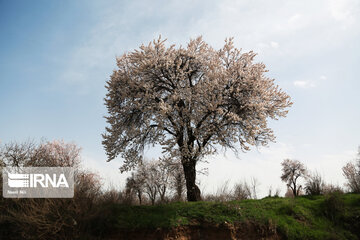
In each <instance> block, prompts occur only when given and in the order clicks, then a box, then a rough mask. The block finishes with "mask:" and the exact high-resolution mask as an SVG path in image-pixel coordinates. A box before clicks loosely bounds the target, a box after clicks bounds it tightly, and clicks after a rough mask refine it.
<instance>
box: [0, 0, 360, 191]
mask: <svg viewBox="0 0 360 240" xmlns="http://www.w3.org/2000/svg"><path fill="white" fill-rule="evenodd" d="M159 34H161V35H162V36H163V37H164V38H167V39H168V41H169V43H176V44H178V45H180V44H183V45H184V44H186V42H187V41H188V40H189V39H190V38H195V37H197V36H199V35H203V37H204V40H205V41H207V42H208V43H210V44H211V45H213V46H214V47H215V48H219V47H220V46H221V45H222V44H223V41H224V39H225V38H226V37H234V38H235V45H236V46H237V47H238V48H242V49H243V50H244V51H249V50H254V51H255V52H257V53H258V56H257V58H256V61H263V62H264V63H265V64H266V66H267V68H268V69H269V72H268V76H269V77H271V78H275V79H276V83H277V84H279V85H280V87H282V88H283V89H284V90H286V91H287V92H288V93H289V94H290V96H291V97H292V99H293V102H294V105H293V107H292V108H291V109H290V112H289V115H288V117H287V118H285V119H280V120H279V121H277V122H271V126H272V127H273V128H274V131H275V134H276V136H277V142H276V143H271V144H269V147H267V148H261V149H256V148H254V149H252V151H250V152H248V153H245V154H240V159H236V158H235V156H233V154H231V153H230V152H227V153H224V154H219V155H217V156H212V157H210V158H209V162H210V163H209V164H207V165H203V166H200V167H207V168H209V175H208V176H200V177H199V179H200V181H201V188H202V189H204V190H205V191H208V192H211V191H215V190H216V188H217V186H218V185H219V184H221V183H222V182H224V181H226V180H228V179H229V180H230V181H231V182H235V181H238V180H242V179H249V178H250V177H256V178H258V179H259V181H260V183H261V185H260V187H259V189H260V192H261V193H263V194H265V193H266V192H267V189H268V188H269V186H272V187H273V188H277V187H279V188H281V189H282V191H283V193H284V192H285V190H284V189H285V188H284V184H283V183H281V181H280V178H279V176H280V170H281V168H280V162H281V161H282V160H283V159H284V158H287V157H289V158H294V159H299V160H300V161H302V162H304V163H305V164H306V165H307V166H308V167H309V169H312V170H315V169H317V170H318V171H319V172H320V173H321V174H323V176H324V177H325V179H326V180H327V181H328V182H332V183H334V184H340V185H342V184H343V183H344V178H343V177H342V174H341V167H342V166H343V165H344V164H345V162H347V161H350V160H353V159H354V158H355V154H356V150H357V146H358V145H359V144H360V139H359V136H360V125H359V122H360V111H359V104H360V94H359V89H360V81H359V79H358V69H359V63H360V45H359V42H360V4H359V2H358V1H356V0H330V1H325V0H318V1H316V2H314V1H309V0H306V1H285V0H274V1H265V0H261V1H259V0H256V1H248V0H243V1H235V0H231V1H230V0H225V1H205V0H202V1H190V0H185V1H150V2H148V1H145V0H143V1H20V0H17V1H4V0H0V36H1V37H0V140H1V141H2V143H6V142H9V141H13V140H16V141H22V140H24V139H27V138H33V139H40V138H41V137H45V138H47V139H49V140H52V139H64V140H65V141H69V142H75V143H77V144H78V145H80V146H81V147H82V148H83V156H84V157H83V161H84V166H86V167H88V168H90V169H93V170H96V171H98V172H99V174H100V175H101V176H102V177H103V179H104V182H105V183H107V184H112V185H115V186H121V185H123V183H124V178H125V177H126V175H120V174H119V172H118V167H119V166H120V164H121V159H116V160H114V161H113V162H110V163H106V162H105V159H106V156H105V153H104V150H103V148H102V145H101V140H102V139H101V133H103V132H104V127H105V120H104V118H103V116H104V115H105V114H106V109H105V107H104V104H103V98H104V96H105V94H106V90H105V88H104V84H105V81H106V80H107V79H108V78H109V76H110V75H111V73H112V71H113V69H115V57H116V56H119V55H121V54H122V53H124V52H125V51H131V50H132V49H134V48H137V47H138V46H139V45H141V44H142V43H148V42H149V41H150V40H152V39H153V38H156V37H157V36H158V35H159ZM157 152H158V151H157V150H156V149H155V150H149V151H148V157H149V158H151V157H152V156H154V155H155V154H156V153H157Z"/></svg>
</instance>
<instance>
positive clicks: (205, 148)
mask: <svg viewBox="0 0 360 240" xmlns="http://www.w3.org/2000/svg"><path fill="white" fill-rule="evenodd" d="M255 56H256V54H255V53H253V52H248V53H242V52H241V50H239V49H237V48H235V47H234V45H233V41H232V39H227V40H225V45H224V46H223V47H222V48H221V49H220V50H215V49H213V48H212V47H211V46H209V45H208V44H207V43H205V42H204V41H203V40H202V38H201V37H199V38H196V39H193V40H190V42H189V43H188V45H187V47H179V48H176V47H175V45H171V46H169V47H167V46H166V45H165V41H164V40H161V38H159V39H158V40H154V41H152V42H150V43H149V44H148V45H142V46H141V47H140V48H139V49H138V50H134V51H133V52H129V53H125V54H124V55H122V56H121V57H119V58H117V66H118V69H116V70H114V72H113V74H112V75H111V78H110V80H109V81H107V84H106V88H107V90H108V92H107V95H106V98H105V104H106V107H107V109H108V116H107V117H106V119H107V122H108V126H107V127H106V132H105V133H104V134H103V145H104V147H105V150H106V153H107V156H108V161H110V160H113V159H114V158H116V157H117V156H118V155H120V156H121V157H122V158H123V159H124V162H123V165H122V167H121V170H122V171H128V170H131V169H133V168H134V167H135V166H136V164H138V163H139V162H140V161H141V159H142V158H143V152H144V151H143V150H144V147H145V146H154V145H161V146H162V148H163V150H164V154H165V155H167V157H171V158H180V159H181V163H182V165H183V169H184V175H185V179H186V188H187V199H188V201H197V200H199V199H200V190H199V188H198V187H197V186H196V181H195V180H196V164H197V162H198V161H199V160H201V159H202V158H203V157H204V156H206V155H209V154H213V153H215V152H216V149H217V148H218V147H220V146H222V147H225V148H230V149H232V150H234V151H236V150H237V149H241V150H244V151H245V150H249V146H251V145H255V144H260V145H266V144H267V143H268V142H269V141H273V140H274V134H273V132H272V130H271V129H270V128H269V127H268V125H267V120H268V119H269V118H271V119H278V118H279V117H284V116H285V115H286V114H287V111H288V107H290V106H291V104H292V103H291V101H290V97H289V96H288V95H287V94H286V93H285V92H283V91H282V90H281V89H280V88H279V87H278V86H277V85H275V84H274V80H273V79H270V78H268V77H266V76H265V75H264V74H265V72H267V70H266V68H265V65H264V64H263V63H254V62H253V59H254V57H255Z"/></svg>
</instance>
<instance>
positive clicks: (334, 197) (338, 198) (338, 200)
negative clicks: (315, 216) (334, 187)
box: [323, 192, 345, 223]
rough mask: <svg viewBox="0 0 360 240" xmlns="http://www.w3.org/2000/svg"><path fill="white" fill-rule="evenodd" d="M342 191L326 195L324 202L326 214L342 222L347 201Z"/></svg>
mask: <svg viewBox="0 0 360 240" xmlns="http://www.w3.org/2000/svg"><path fill="white" fill-rule="evenodd" d="M342 196H343V194H342V193H340V192H332V193H330V194H327V195H326V196H325V200H324V203H323V211H324V215H325V216H326V217H327V218H329V219H330V220H331V221H333V222H336V223H339V222H341V220H342V218H343V216H344V213H345V203H344V200H343V198H342Z"/></svg>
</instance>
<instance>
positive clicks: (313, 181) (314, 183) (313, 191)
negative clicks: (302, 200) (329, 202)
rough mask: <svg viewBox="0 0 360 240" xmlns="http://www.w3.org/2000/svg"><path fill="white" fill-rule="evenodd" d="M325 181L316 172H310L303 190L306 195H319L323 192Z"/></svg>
mask: <svg viewBox="0 0 360 240" xmlns="http://www.w3.org/2000/svg"><path fill="white" fill-rule="evenodd" d="M324 186H325V183H324V181H323V179H322V177H321V175H320V174H319V173H317V172H315V173H314V174H312V175H311V176H310V177H309V178H308V179H307V181H306V184H305V192H306V194H307V195H320V194H323V193H324Z"/></svg>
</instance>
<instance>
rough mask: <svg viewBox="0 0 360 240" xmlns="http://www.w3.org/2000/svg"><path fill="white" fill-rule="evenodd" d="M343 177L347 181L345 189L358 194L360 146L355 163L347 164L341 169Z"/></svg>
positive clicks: (359, 187) (359, 188)
mask: <svg viewBox="0 0 360 240" xmlns="http://www.w3.org/2000/svg"><path fill="white" fill-rule="evenodd" d="M342 170H343V175H344V176H345V178H346V180H347V184H346V185H347V187H348V188H349V189H350V191H351V192H354V193H360V146H359V148H358V155H357V158H356V160H355V163H352V162H348V163H347V164H346V165H345V166H344V167H343V168H342Z"/></svg>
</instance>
